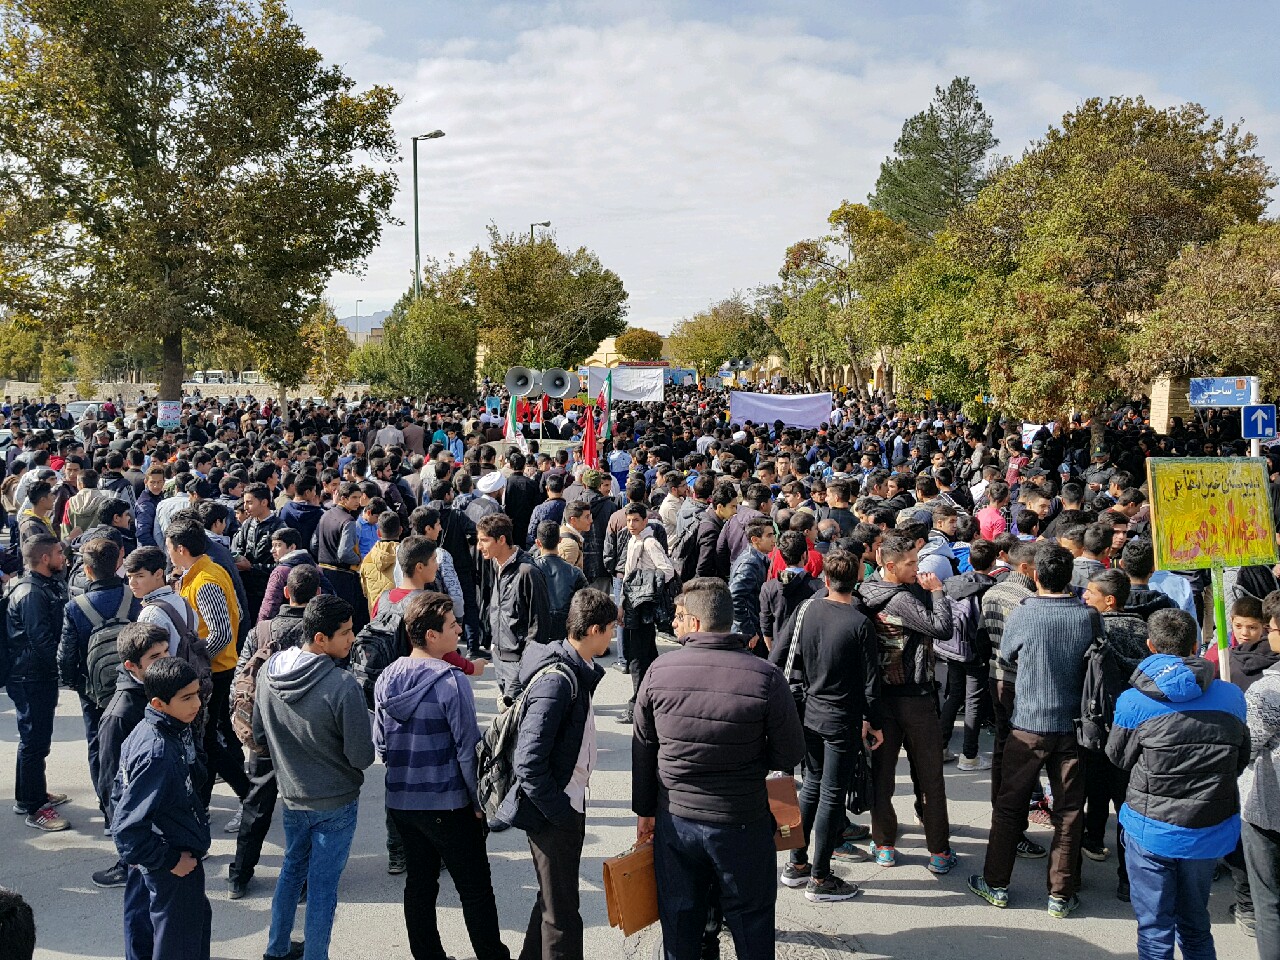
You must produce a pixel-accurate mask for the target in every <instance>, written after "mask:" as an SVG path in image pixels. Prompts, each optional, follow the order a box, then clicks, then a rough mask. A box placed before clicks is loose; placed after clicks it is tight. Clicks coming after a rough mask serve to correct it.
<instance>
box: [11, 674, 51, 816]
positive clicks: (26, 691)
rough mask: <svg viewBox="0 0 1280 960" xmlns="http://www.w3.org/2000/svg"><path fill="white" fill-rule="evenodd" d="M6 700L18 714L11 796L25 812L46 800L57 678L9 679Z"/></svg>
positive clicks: (32, 809)
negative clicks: (11, 702)
mask: <svg viewBox="0 0 1280 960" xmlns="http://www.w3.org/2000/svg"><path fill="white" fill-rule="evenodd" d="M7 689H8V691H9V699H10V700H12V701H13V708H14V710H15V711H17V714H18V763H17V772H16V773H15V774H14V785H13V798H14V800H15V801H16V802H17V805H18V806H19V807H21V808H22V809H23V810H24V811H26V812H27V813H34V812H35V811H37V810H39V809H40V808H41V807H43V806H44V805H45V803H46V801H47V799H48V793H49V786H48V784H47V783H46V782H45V776H44V773H45V760H46V759H48V757H49V745H50V743H52V742H53V714H54V712H55V711H56V710H57V709H58V681H56V680H11V681H10V682H9V685H8V687H7Z"/></svg>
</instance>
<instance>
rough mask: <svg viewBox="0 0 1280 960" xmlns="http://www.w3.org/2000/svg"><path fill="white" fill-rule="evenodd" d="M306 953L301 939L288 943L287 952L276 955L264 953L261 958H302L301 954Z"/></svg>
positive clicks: (280, 959)
mask: <svg viewBox="0 0 1280 960" xmlns="http://www.w3.org/2000/svg"><path fill="white" fill-rule="evenodd" d="M304 953H306V948H305V947H304V946H303V945H302V941H301V940H294V941H292V942H290V944H289V952H288V953H286V954H284V955H282V956H276V955H275V954H274V953H264V954H263V955H262V960H302V955H303V954H304Z"/></svg>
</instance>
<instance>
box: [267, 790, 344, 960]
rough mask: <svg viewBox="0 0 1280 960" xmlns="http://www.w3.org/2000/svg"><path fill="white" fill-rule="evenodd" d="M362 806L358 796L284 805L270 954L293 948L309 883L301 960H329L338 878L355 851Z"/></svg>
mask: <svg viewBox="0 0 1280 960" xmlns="http://www.w3.org/2000/svg"><path fill="white" fill-rule="evenodd" d="M359 805H360V802H359V801H358V800H353V801H351V803H348V804H347V805H346V806H345V807H339V808H338V809H337V810H294V809H291V808H290V807H288V806H286V807H285V808H284V844H285V848H284V863H283V864H282V865H281V867H280V879H278V880H277V881H276V892H275V895H274V896H273V897H272V898H271V935H270V938H269V939H268V941H267V953H268V954H270V955H271V956H273V957H283V956H285V955H286V954H288V952H289V940H290V935H291V934H292V933H293V921H294V916H295V915H296V913H297V910H298V898H299V897H300V896H301V895H302V884H303V881H305V882H306V884H307V921H306V928H305V930H304V931H303V933H304V937H303V939H305V940H306V943H307V949H306V953H304V954H303V960H328V958H329V937H330V935H331V934H332V933H333V914H334V912H335V911H336V910H337V908H338V881H339V880H340V879H341V878H342V871H343V869H344V868H345V867H346V865H347V855H348V854H349V853H351V840H352V838H353V837H354V836H355V833H356V811H357V809H358V808H359Z"/></svg>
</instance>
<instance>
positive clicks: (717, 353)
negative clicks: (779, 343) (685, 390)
mask: <svg viewBox="0 0 1280 960" xmlns="http://www.w3.org/2000/svg"><path fill="white" fill-rule="evenodd" d="M763 328H764V321H763V318H762V316H761V314H760V313H759V312H758V311H756V310H753V309H752V306H751V305H750V304H749V303H748V302H747V299H746V297H745V296H743V295H742V294H741V293H735V294H734V295H733V296H731V297H726V298H725V299H724V300H720V301H718V302H717V303H713V304H712V305H711V306H710V307H708V308H707V309H706V310H702V311H700V312H698V313H695V314H694V315H693V316H692V317H687V318H685V319H684V320H681V321H680V322H679V323H677V324H676V325H675V328H674V329H673V330H672V331H671V333H670V335H669V336H668V337H667V351H668V353H670V355H671V358H672V359H673V360H677V361H679V362H680V363H682V364H687V365H688V366H690V367H693V368H694V369H695V370H697V371H698V375H699V376H701V377H708V376H710V375H711V374H713V373H714V372H715V371H716V370H718V369H719V368H720V365H721V364H722V363H724V362H725V361H726V360H732V359H739V358H741V359H749V358H755V359H763V358H764V355H763V354H761V353H760V346H761V342H762V339H763V338H765V337H767V334H765V333H764V330H763Z"/></svg>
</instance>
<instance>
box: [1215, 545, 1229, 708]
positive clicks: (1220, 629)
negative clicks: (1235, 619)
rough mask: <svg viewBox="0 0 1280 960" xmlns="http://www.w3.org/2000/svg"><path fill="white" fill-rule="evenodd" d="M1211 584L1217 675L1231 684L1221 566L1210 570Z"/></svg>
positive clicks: (1225, 605)
mask: <svg viewBox="0 0 1280 960" xmlns="http://www.w3.org/2000/svg"><path fill="white" fill-rule="evenodd" d="M1210 580H1211V582H1212V584H1213V623H1214V633H1215V634H1216V639H1217V643H1218V674H1219V676H1221V677H1222V679H1223V680H1225V681H1227V683H1230V682H1231V655H1230V651H1229V650H1228V648H1227V643H1228V638H1227V598H1226V591H1225V589H1224V587H1223V585H1222V564H1221V563H1215V564H1214V565H1213V567H1212V569H1211V570H1210Z"/></svg>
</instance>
